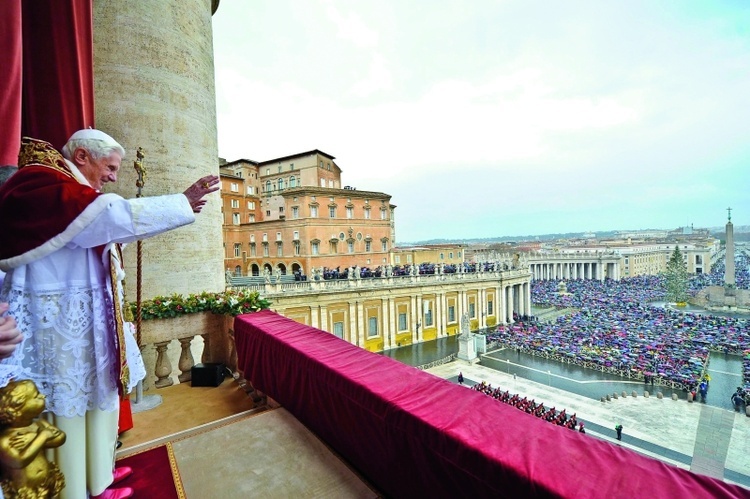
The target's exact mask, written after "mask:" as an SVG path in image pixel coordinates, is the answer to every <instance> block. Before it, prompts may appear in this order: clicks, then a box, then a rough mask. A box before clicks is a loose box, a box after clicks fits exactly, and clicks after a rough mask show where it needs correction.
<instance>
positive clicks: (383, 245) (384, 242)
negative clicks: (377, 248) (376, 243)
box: [382, 241, 388, 251]
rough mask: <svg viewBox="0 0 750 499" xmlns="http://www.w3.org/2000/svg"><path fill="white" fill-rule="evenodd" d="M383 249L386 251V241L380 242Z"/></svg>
mask: <svg viewBox="0 0 750 499" xmlns="http://www.w3.org/2000/svg"><path fill="white" fill-rule="evenodd" d="M382 247H383V251H388V241H383V242H382Z"/></svg>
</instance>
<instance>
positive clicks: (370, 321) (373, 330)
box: [367, 317, 378, 336]
mask: <svg viewBox="0 0 750 499" xmlns="http://www.w3.org/2000/svg"><path fill="white" fill-rule="evenodd" d="M377 335H378V318H377V317H368V318H367V336H377Z"/></svg>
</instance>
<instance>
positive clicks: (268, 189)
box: [266, 180, 271, 192]
mask: <svg viewBox="0 0 750 499" xmlns="http://www.w3.org/2000/svg"><path fill="white" fill-rule="evenodd" d="M266 192H271V181H270V180H266Z"/></svg>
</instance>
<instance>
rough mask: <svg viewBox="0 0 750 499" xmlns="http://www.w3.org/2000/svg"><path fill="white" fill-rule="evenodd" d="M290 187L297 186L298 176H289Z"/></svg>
mask: <svg viewBox="0 0 750 499" xmlns="http://www.w3.org/2000/svg"><path fill="white" fill-rule="evenodd" d="M289 187H297V177H294V176H292V177H289Z"/></svg>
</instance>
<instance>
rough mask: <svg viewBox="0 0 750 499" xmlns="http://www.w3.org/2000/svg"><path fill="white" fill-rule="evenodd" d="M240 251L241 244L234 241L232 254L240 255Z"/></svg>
mask: <svg viewBox="0 0 750 499" xmlns="http://www.w3.org/2000/svg"><path fill="white" fill-rule="evenodd" d="M240 251H242V244H241V243H234V256H240Z"/></svg>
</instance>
